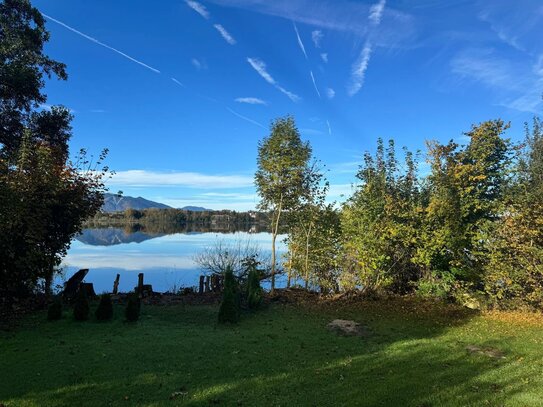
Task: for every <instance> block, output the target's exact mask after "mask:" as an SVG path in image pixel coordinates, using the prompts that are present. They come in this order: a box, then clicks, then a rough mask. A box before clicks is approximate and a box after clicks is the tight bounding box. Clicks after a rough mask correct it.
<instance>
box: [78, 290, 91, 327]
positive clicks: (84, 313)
mask: <svg viewBox="0 0 543 407" xmlns="http://www.w3.org/2000/svg"><path fill="white" fill-rule="evenodd" d="M89 312H90V306H89V300H88V298H87V293H86V292H85V290H84V289H81V288H79V290H78V292H77V298H76V300H75V303H74V318H75V320H76V321H86V320H87V319H89Z"/></svg>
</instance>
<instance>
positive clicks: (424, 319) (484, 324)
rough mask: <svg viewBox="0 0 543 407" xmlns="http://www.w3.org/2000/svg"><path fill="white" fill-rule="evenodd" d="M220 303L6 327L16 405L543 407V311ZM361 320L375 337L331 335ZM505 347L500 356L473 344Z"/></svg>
mask: <svg viewBox="0 0 543 407" xmlns="http://www.w3.org/2000/svg"><path fill="white" fill-rule="evenodd" d="M217 312H218V309H217V307H214V306H200V307H196V306H186V307H183V306H170V307H159V306H154V307H152V306H146V307H145V306H144V307H143V309H142V316H141V319H140V321H139V322H137V323H135V324H129V323H125V322H123V321H122V320H123V317H122V315H123V310H122V309H121V308H116V309H115V313H116V315H115V320H114V321H112V322H94V321H89V322H83V323H80V322H75V321H73V320H72V317H71V316H69V315H68V314H66V315H65V316H64V318H63V319H62V320H61V321H57V322H47V321H46V320H45V319H46V315H45V313H40V314H36V315H33V316H31V317H29V318H27V319H26V320H25V321H24V323H23V325H22V326H20V327H19V328H17V329H16V330H15V331H13V332H7V333H1V334H0V379H1V380H0V404H2V403H3V404H4V405H5V406H102V405H104V406H107V405H112V406H132V405H137V406H162V405H164V406H174V405H187V406H197V405H204V406H205V405H226V406H232V405H233V406H236V405H239V406H343V405H344V406H351V405H353V406H365V405H367V406H379V405H383V406H468V405H473V406H479V405H490V406H498V405H507V406H543V376H542V375H541V372H542V371H543V346H542V345H543V322H542V319H541V318H538V317H531V316H525V315H520V314H519V315H516V314H491V315H478V314H470V313H466V312H458V311H456V310H453V309H450V308H447V307H443V306H426V305H424V306H421V305H420V303H416V302H413V301H408V300H394V301H392V302H387V303H383V302H368V303H362V304H358V305H326V306H308V305H306V306H300V307H294V306H292V305H274V306H271V307H270V308H268V309H266V310H263V311H261V312H259V313H257V314H251V315H244V316H243V317H242V321H241V323H240V324H239V325H237V326H225V327H223V326H219V325H217V323H216V320H217ZM336 318H343V319H353V320H356V321H359V322H361V323H363V324H364V325H365V326H367V327H368V329H369V330H370V331H371V335H370V336H368V337H342V336H337V335H336V334H334V333H332V332H329V331H328V330H327V328H326V325H327V323H328V322H329V321H330V320H332V319H336ZM470 345H473V346H479V347H481V348H486V347H491V348H496V349H498V350H500V351H502V352H504V355H505V358H503V359H501V358H500V359H497V358H492V357H489V356H487V355H484V354H478V353H474V354H470V353H469V352H468V351H467V350H466V347H467V346H470Z"/></svg>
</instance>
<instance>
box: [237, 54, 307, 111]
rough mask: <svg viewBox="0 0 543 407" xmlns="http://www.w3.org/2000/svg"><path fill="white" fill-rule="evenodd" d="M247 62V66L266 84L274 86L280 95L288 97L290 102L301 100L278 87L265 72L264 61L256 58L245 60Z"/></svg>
mask: <svg viewBox="0 0 543 407" xmlns="http://www.w3.org/2000/svg"><path fill="white" fill-rule="evenodd" d="M247 62H249V64H250V65H251V66H252V67H253V69H254V70H255V71H256V72H257V73H258V74H259V75H260V76H261V77H262V78H263V79H264V80H265V81H266V82H268V83H269V84H270V85H273V86H275V88H276V89H277V90H279V91H280V92H281V93H283V94H285V95H287V96H288V98H289V99H290V100H292V101H293V102H299V101H300V100H301V98H300V97H299V96H298V95H296V94H294V93H292V92H290V91H288V90H286V89H285V88H283V87H282V86H280V85H279V84H278V83H277V82H276V81H275V79H273V78H272V76H271V75H270V74H269V73H268V71H267V70H266V64H265V63H264V61H262V60H260V59H258V58H247Z"/></svg>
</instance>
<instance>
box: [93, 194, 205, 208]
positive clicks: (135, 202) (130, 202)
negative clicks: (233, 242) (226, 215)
mask: <svg viewBox="0 0 543 407" xmlns="http://www.w3.org/2000/svg"><path fill="white" fill-rule="evenodd" d="M151 208H156V209H172V207H171V206H168V205H165V204H162V203H159V202H154V201H150V200H148V199H145V198H142V197H141V196H139V197H137V198H134V197H131V196H124V195H121V196H119V195H116V194H105V195H104V204H103V205H102V212H122V211H124V210H126V209H137V210H142V209H151ZM180 209H182V210H185V211H192V212H205V211H209V212H211V211H212V209H207V208H203V207H201V206H184V207H183V208H180Z"/></svg>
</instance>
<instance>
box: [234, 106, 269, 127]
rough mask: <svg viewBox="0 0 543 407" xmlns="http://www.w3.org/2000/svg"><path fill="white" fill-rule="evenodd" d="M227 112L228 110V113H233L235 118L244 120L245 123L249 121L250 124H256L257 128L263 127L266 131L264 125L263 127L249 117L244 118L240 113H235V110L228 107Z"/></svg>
mask: <svg viewBox="0 0 543 407" xmlns="http://www.w3.org/2000/svg"><path fill="white" fill-rule="evenodd" d="M226 110H228V111H229V112H230V113H232V114H233V115H234V116H237V117H239V118H240V119H243V120H245V121H248V122H249V123H252V124H254V125H255V126H258V127H262V128H263V129H265V127H264V126H263V125H261V124H260V123H259V122H256V121H254V120H253V119H249V118H248V117H246V116H243V115H241V114H239V113H238V112H235V111H233V110H232V109H230V108H229V107H227V108H226Z"/></svg>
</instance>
